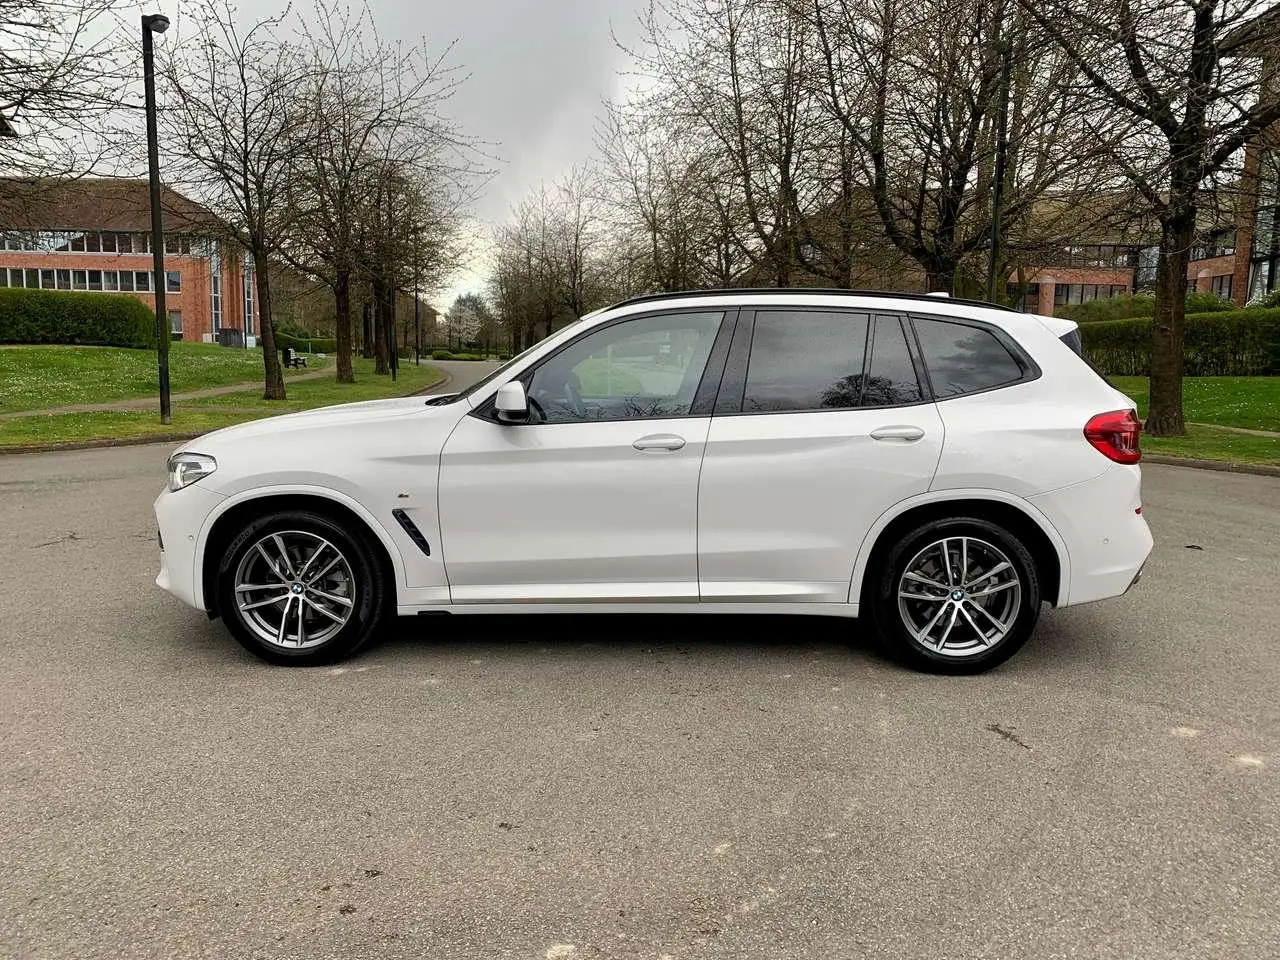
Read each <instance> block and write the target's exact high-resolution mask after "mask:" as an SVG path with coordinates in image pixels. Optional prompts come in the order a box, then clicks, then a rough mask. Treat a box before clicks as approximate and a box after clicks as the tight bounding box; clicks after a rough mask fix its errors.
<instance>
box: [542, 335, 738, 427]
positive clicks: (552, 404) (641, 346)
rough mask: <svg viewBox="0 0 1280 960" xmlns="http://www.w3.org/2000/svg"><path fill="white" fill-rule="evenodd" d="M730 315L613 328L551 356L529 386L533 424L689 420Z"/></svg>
mask: <svg viewBox="0 0 1280 960" xmlns="http://www.w3.org/2000/svg"><path fill="white" fill-rule="evenodd" d="M723 319H724V314H723V313H686V314H667V315H661V316H655V317H642V318H639V319H636V320H625V321H623V322H621V323H616V324H612V325H611V326H608V327H605V328H604V329H602V330H597V331H596V332H594V333H590V334H588V335H586V336H584V337H582V338H581V339H580V340H577V341H575V342H573V343H571V344H569V346H567V347H565V348H564V349H563V350H561V351H560V352H559V353H556V354H554V355H553V356H551V357H549V358H548V359H547V360H546V361H544V362H543V363H542V364H540V365H539V366H538V367H537V369H536V370H534V372H533V375H532V377H531V378H530V379H529V380H528V381H527V383H528V387H527V392H528V396H529V410H530V415H531V421H532V422H534V423H565V422H582V421H590V420H645V419H655V418H662V417H680V416H686V415H688V414H689V413H690V412H691V411H692V409H693V401H694V396H695V395H696V393H697V391H698V384H699V383H700V382H701V380H702V372H703V370H704V369H705V368H706V365H707V358H708V357H710V355H711V346H712V344H713V343H714V342H715V339H716V334H717V333H718V332H719V330H720V323H721V321H722V320H723Z"/></svg>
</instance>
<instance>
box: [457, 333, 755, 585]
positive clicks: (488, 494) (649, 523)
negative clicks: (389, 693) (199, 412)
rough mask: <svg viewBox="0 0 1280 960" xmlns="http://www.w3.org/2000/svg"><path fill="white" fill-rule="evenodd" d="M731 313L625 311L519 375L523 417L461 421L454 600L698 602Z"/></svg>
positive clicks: (486, 411)
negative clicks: (706, 475) (703, 522)
mask: <svg viewBox="0 0 1280 960" xmlns="http://www.w3.org/2000/svg"><path fill="white" fill-rule="evenodd" d="M731 326H732V322H731V318H727V317H726V314H725V312H724V311H686V312H683V313H671V312H668V313H661V314H653V315H646V316H643V317H636V318H624V319H622V320H619V321H616V322H613V323H610V324H608V325H606V326H603V327H599V328H595V329H592V330H589V331H587V332H586V333H584V334H583V335H582V336H580V337H578V338H576V339H574V340H571V341H569V343H567V344H566V345H565V346H564V347H562V348H560V349H559V350H558V351H557V352H556V353H554V354H552V355H550V356H549V357H546V358H544V359H542V360H541V361H539V363H538V365H537V366H536V367H535V368H533V369H531V370H528V371H526V372H525V373H523V374H521V376H520V379H521V380H522V381H523V383H524V385H525V390H526V393H527V395H528V399H529V407H530V420H529V422H528V423H524V424H504V423H499V422H498V421H497V418H496V417H495V416H494V415H493V414H492V411H491V409H490V407H488V406H482V407H480V408H479V409H477V410H475V411H474V412H473V413H472V414H470V415H468V416H466V417H463V419H462V421H461V423H459V424H458V426H457V428H456V429H455V430H454V432H453V433H452V435H451V436H450V437H449V439H448V441H447V442H446V444H445V447H444V451H443V453H442V456H441V465H440V487H439V501H440V518H441V519H440V523H441V534H442V541H443V542H442V547H443V553H444V562H445V571H446V573H447V575H448V578H449V586H450V593H451V596H452V599H453V602H454V603H476V602H491V603H503V602H511V603H520V602H530V601H543V602H556V601H564V602H581V601H602V602H607V601H616V602H632V601H644V600H653V601H663V600H668V601H669V600H690V601H696V600H697V598H698V572H697V571H698V566H697V561H698V558H697V513H698V469H699V467H700V465H701V463H702V453H703V450H704V448H705V445H706V439H707V432H708V430H709V428H710V413H711V407H712V404H713V401H714V395H715V389H716V387H717V386H718V383H719V377H720V371H721V369H723V364H724V355H725V354H726V353H727V348H728V338H729V335H730V333H731V329H730V328H731Z"/></svg>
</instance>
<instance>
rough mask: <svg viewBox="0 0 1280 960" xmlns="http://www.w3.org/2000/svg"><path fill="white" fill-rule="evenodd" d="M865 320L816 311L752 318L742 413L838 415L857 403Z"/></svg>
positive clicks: (766, 313)
mask: <svg viewBox="0 0 1280 960" xmlns="http://www.w3.org/2000/svg"><path fill="white" fill-rule="evenodd" d="M869 325H870V318H869V317H868V316H867V315H866V314H858V313H840V312H823V311H818V310H761V311H759V312H757V313H756V322H755V331H754V333H753V334H752V337H751V356H750V359H749V360H748V362H747V385H746V391H745V392H744V394H743V397H742V409H743V411H744V412H745V413H785V412H793V411H800V410H840V409H845V408H848V407H856V406H858V405H859V404H860V403H861V397H862V390H863V359H864V357H865V355H866V351H867V331H868V327H869Z"/></svg>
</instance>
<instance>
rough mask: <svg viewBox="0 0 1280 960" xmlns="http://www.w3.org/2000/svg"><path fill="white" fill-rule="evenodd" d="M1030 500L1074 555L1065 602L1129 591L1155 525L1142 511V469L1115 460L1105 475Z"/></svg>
mask: <svg viewBox="0 0 1280 960" xmlns="http://www.w3.org/2000/svg"><path fill="white" fill-rule="evenodd" d="M1031 502H1032V503H1033V504H1035V506H1036V507H1038V508H1039V509H1040V511H1041V512H1042V513H1044V515H1045V516H1046V517H1047V518H1048V519H1049V521H1050V522H1051V523H1052V524H1053V525H1054V527H1055V528H1056V529H1057V531H1058V533H1059V535H1060V536H1061V537H1062V539H1063V541H1064V542H1065V543H1066V547H1067V553H1068V557H1069V561H1070V571H1069V574H1068V573H1067V571H1064V574H1067V575H1068V577H1069V583H1068V584H1067V589H1066V590H1065V591H1063V593H1065V596H1066V599H1065V600H1064V601H1063V603H1062V605H1063V606H1072V605H1074V604H1077V603H1091V602H1093V601H1094V600H1105V599H1107V598H1108V597H1118V596H1121V595H1122V594H1124V593H1127V592H1128V591H1129V589H1130V588H1131V587H1132V586H1133V585H1134V584H1135V583H1137V582H1138V580H1139V579H1140V577H1141V576H1142V570H1143V566H1144V565H1145V564H1146V562H1147V557H1149V556H1150V555H1151V547H1152V539H1151V530H1150V528H1149V527H1148V526H1147V521H1146V519H1145V518H1144V517H1143V516H1142V514H1141V513H1140V510H1141V507H1142V473H1141V471H1140V470H1139V468H1138V467H1136V466H1135V467H1130V466H1124V465H1121V464H1114V465H1112V466H1111V468H1110V469H1108V470H1107V471H1106V472H1104V473H1103V474H1102V475H1101V476H1098V477H1095V478H1094V479H1092V480H1088V481H1086V482H1084V483H1078V484H1075V485H1073V486H1070V487H1066V488H1064V489H1062V490H1056V491H1054V492H1053V493H1046V494H1042V495H1041V496H1039V497H1033V498H1032V500H1031Z"/></svg>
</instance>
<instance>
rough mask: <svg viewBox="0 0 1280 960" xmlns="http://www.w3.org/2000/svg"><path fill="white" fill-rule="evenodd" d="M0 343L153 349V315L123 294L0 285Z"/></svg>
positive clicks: (154, 319)
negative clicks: (67, 344) (28, 288)
mask: <svg viewBox="0 0 1280 960" xmlns="http://www.w3.org/2000/svg"><path fill="white" fill-rule="evenodd" d="M0 343H49V344H64V343H76V344H85V345H88V346H98V347H135V348H138V349H154V348H155V345H156V315H155V311H154V310H152V309H151V308H150V307H148V306H147V305H146V304H145V303H143V302H142V301H141V300H138V299H136V298H134V297H130V296H127V295H125V296H112V295H110V294H104V293H75V292H72V291H61V290H26V289H22V288H18V287H0Z"/></svg>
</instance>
